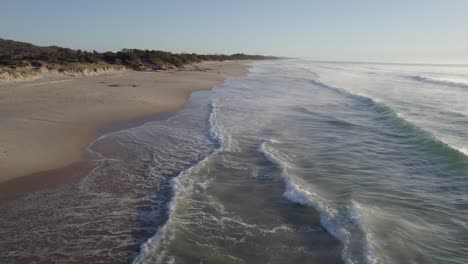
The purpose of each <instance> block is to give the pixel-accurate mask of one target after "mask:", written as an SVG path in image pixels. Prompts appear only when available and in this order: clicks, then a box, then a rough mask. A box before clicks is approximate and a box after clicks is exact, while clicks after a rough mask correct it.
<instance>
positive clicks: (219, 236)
mask: <svg viewBox="0 0 468 264" xmlns="http://www.w3.org/2000/svg"><path fill="white" fill-rule="evenodd" d="M467 149H468V67H463V66H430V65H396V64H364V63H359V64H357V63H319V62H310V61H304V60H284V61H283V60H282V61H269V62H256V63H254V64H253V65H252V68H251V73H250V74H249V75H248V76H245V77H238V78H232V79H228V80H227V81H226V82H224V83H223V84H221V85H219V86H218V87H216V88H215V89H214V90H212V91H203V92H196V93H194V94H193V95H192V97H191V101H190V103H189V104H188V105H187V106H186V107H185V108H184V109H182V110H181V111H179V112H177V113H175V114H174V115H172V116H170V117H167V118H164V119H159V120H155V121H151V122H149V123H146V124H145V125H143V126H140V127H136V128H131V129H126V130H123V131H116V132H112V133H108V134H105V135H103V136H102V137H101V138H99V139H97V140H96V141H95V142H93V143H92V144H91V145H90V146H89V152H90V153H92V154H93V156H95V157H98V158H97V159H96V161H95V162H96V164H97V165H98V166H97V167H96V169H95V170H94V171H93V172H92V173H90V174H89V175H88V176H87V177H85V178H84V179H83V180H81V181H80V182H78V183H76V184H73V185H72V186H65V187H63V188H61V189H60V190H56V189H54V190H46V191H41V192H38V193H34V194H30V195H28V196H26V197H23V198H21V199H19V200H17V201H14V202H9V203H4V204H0V211H1V212H2V215H3V218H2V219H1V220H0V224H1V226H2V227H3V228H2V229H0V235H1V237H2V239H0V246H1V248H2V249H3V250H2V252H1V254H0V260H3V262H6V263H22V262H25V261H26V260H36V261H41V260H54V261H56V262H59V263H71V262H74V261H75V262H76V261H82V262H83V261H85V262H87V263H131V262H133V263H136V264H142V263H424V264H426V263H466V260H467V259H468V156H467V154H468V153H467ZM32 216H34V217H32Z"/></svg>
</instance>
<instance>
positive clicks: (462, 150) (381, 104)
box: [309, 76, 468, 156]
mask: <svg viewBox="0 0 468 264" xmlns="http://www.w3.org/2000/svg"><path fill="white" fill-rule="evenodd" d="M413 77H419V76H413ZM309 81H310V82H311V83H313V84H315V85H318V86H320V87H323V88H326V89H330V90H333V91H335V92H338V93H340V94H343V95H345V96H350V97H353V98H356V99H358V100H361V101H363V102H367V103H369V104H372V105H374V106H376V107H377V108H378V109H381V110H383V111H382V112H386V113H389V115H394V117H396V119H394V120H398V121H399V122H400V123H404V124H408V125H410V126H411V127H412V128H414V129H415V130H417V131H418V132H420V133H421V134H422V135H425V136H426V137H427V138H429V139H431V140H432V141H433V142H434V143H436V144H440V145H441V146H443V147H447V148H449V149H451V150H454V151H456V152H457V153H459V154H462V155H465V156H468V149H467V148H466V147H459V146H455V145H453V144H449V143H448V142H447V141H446V140H444V138H443V137H440V136H438V135H436V134H435V133H434V132H433V131H431V130H429V129H427V128H425V127H421V126H420V125H418V124H417V123H415V122H413V120H412V119H410V118H409V117H407V116H405V115H404V114H402V113H399V112H396V111H395V110H394V109H393V108H391V107H390V106H388V105H386V104H385V103H384V102H382V101H381V100H379V99H377V98H373V97H371V96H369V95H366V94H358V93H353V92H350V91H348V90H346V89H343V88H339V87H334V86H331V85H327V84H325V83H323V82H320V81H317V80H309ZM467 88H468V86H467Z"/></svg>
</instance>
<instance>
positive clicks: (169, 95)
mask: <svg viewBox="0 0 468 264" xmlns="http://www.w3.org/2000/svg"><path fill="white" fill-rule="evenodd" d="M218 70H220V74H219V75H218ZM246 73H247V63H246V62H222V63H220V62H204V63H201V64H197V65H192V66H187V67H186V68H185V69H184V70H179V71H170V72H136V71H130V70H129V71H124V72H119V73H113V74H105V75H100V76H95V77H84V78H77V77H66V78H64V77H60V78H58V77H56V76H55V77H45V78H41V79H39V80H34V81H25V82H15V83H13V82H10V83H7V82H3V83H1V82H0V126H1V129H0V182H5V181H7V180H11V179H14V178H18V177H21V176H25V175H29V174H33V173H35V174H37V173H38V172H41V171H46V170H51V169H57V168H62V167H65V166H67V165H70V164H72V163H74V162H78V161H80V160H82V159H83V155H84V152H85V148H86V146H87V145H88V144H89V142H90V141H92V140H93V138H95V137H96V135H97V132H98V130H99V129H100V128H101V127H103V126H106V125H108V124H110V123H112V122H115V121H122V120H129V119H135V118H141V117H145V116H148V115H153V114H156V113H160V112H170V111H176V110H177V109H179V108H181V107H182V106H183V105H184V104H185V103H186V102H187V100H188V98H189V96H190V93H191V92H193V91H195V90H203V89H211V88H212V87H213V86H215V85H217V84H219V83H221V82H223V81H224V80H225V79H226V78H227V77H230V76H239V75H243V74H246Z"/></svg>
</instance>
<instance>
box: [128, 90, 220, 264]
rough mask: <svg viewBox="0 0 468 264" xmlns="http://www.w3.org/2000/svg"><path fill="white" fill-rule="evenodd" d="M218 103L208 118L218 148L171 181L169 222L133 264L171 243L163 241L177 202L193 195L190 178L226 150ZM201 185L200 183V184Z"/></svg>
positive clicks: (211, 107) (142, 248)
mask: <svg viewBox="0 0 468 264" xmlns="http://www.w3.org/2000/svg"><path fill="white" fill-rule="evenodd" d="M217 107H218V105H217V101H216V98H214V97H212V98H211V101H210V108H209V109H210V110H209V111H210V114H209V118H208V124H209V136H210V138H211V140H212V141H213V142H215V143H216V148H215V149H214V150H212V151H211V152H210V153H209V154H208V155H207V156H206V157H205V158H204V159H202V160H201V161H199V162H198V163H196V164H194V165H192V166H191V167H189V168H187V169H186V170H184V171H181V172H180V173H179V174H178V175H177V176H176V177H174V178H172V179H171V180H170V187H171V190H172V199H171V201H170V203H169V204H168V220H167V222H166V223H165V224H164V225H163V226H161V227H160V228H159V230H158V231H157V233H156V234H155V235H154V236H153V237H151V238H150V239H149V240H148V241H147V242H145V243H144V244H142V245H141V249H140V253H139V254H138V256H137V257H136V258H135V259H134V261H133V262H132V263H133V264H145V263H147V261H146V259H147V258H149V259H151V257H153V256H154V252H156V251H158V249H159V247H160V246H161V244H162V243H164V242H166V243H168V242H170V241H163V240H164V239H165V238H166V239H169V240H170V237H169V238H168V237H166V236H167V234H168V232H169V231H170V228H171V225H172V223H173V219H174V218H173V214H174V212H175V210H176V207H177V201H178V200H179V199H182V198H183V197H184V196H185V195H188V194H190V193H191V191H192V188H193V184H194V183H195V181H194V180H193V179H191V180H190V179H188V176H189V175H191V174H193V173H197V172H199V171H200V170H201V169H202V168H203V167H204V166H205V165H206V163H207V162H208V161H209V160H210V159H211V157H213V156H214V155H215V154H216V153H218V152H220V151H222V150H223V148H224V141H223V137H222V136H221V135H222V134H221V132H220V128H219V126H218V124H217V116H218V113H217V110H216V109H217ZM199 184H200V183H199ZM164 257H165V254H164V252H162V253H161V254H159V257H158V262H160V261H161V260H162V259H163V258H164Z"/></svg>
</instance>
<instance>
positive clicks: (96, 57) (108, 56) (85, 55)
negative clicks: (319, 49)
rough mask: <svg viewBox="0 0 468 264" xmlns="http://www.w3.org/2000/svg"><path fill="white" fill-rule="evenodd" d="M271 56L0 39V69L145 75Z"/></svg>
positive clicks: (262, 58) (270, 57) (269, 57)
mask: <svg viewBox="0 0 468 264" xmlns="http://www.w3.org/2000/svg"><path fill="white" fill-rule="evenodd" d="M275 58H276V57H272V56H262V55H247V54H243V53H237V54H232V55H220V54H209V55H199V54H195V53H171V52H166V51H159V50H141V49H122V50H121V51H118V52H112V51H108V52H102V53H101V52H97V51H82V50H79V49H78V50H73V49H69V48H62V47H57V46H50V47H40V46H36V45H33V44H30V43H25V42H18V41H13V40H5V39H1V38H0V66H4V67H9V68H13V69H14V68H17V67H28V66H30V67H35V68H40V67H43V66H48V65H49V66H50V65H68V66H70V65H74V64H76V65H78V64H83V63H86V64H110V65H121V66H125V67H127V68H130V69H134V70H139V71H145V70H158V69H168V68H179V67H182V66H183V65H185V64H189V63H195V62H201V61H207V60H211V61H225V60H264V59H275Z"/></svg>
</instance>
